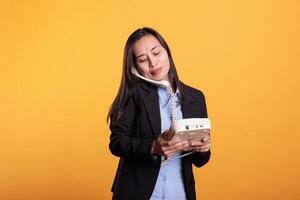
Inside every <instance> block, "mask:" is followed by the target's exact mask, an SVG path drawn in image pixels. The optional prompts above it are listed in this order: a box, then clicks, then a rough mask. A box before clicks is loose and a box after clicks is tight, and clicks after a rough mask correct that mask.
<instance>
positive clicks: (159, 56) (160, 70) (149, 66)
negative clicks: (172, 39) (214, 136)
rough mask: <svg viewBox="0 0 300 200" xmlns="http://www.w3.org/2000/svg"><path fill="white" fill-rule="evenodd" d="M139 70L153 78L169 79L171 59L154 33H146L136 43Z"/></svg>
mask: <svg viewBox="0 0 300 200" xmlns="http://www.w3.org/2000/svg"><path fill="white" fill-rule="evenodd" d="M133 51H134V54H135V57H136V64H137V68H138V71H139V72H140V73H141V74H142V75H143V76H144V77H146V78H150V79H152V80H156V81H160V80H167V81H169V77H168V72H169V69H170V61H169V56H168V53H167V51H166V50H165V49H164V48H163V46H162V45H161V44H160V42H159V41H158V40H157V39H156V38H155V37H154V36H152V35H150V34H149V35H145V36H144V37H142V38H140V39H139V40H137V41H136V42H135V43H134V46H133Z"/></svg>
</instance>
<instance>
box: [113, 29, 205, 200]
mask: <svg viewBox="0 0 300 200" xmlns="http://www.w3.org/2000/svg"><path fill="white" fill-rule="evenodd" d="M162 81H167V82H169V83H170V85H171V87H172V88H171V89H172V90H173V91H172V90H171V91H172V92H171V93H173V94H175V95H174V96H173V100H174V104H175V106H173V114H176V119H181V118H206V117H207V111H206V105H205V99H204V95H203V94H202V92H201V91H199V90H196V89H194V88H192V87H189V86H187V85H185V84H183V83H182V82H180V80H179V78H178V75H177V72H176V68H175V64H174V62H173V59H172V56H171V52H170V49H169V47H168V45H167V43H166V41H165V40H164V39H163V37H162V36H161V35H160V34H159V33H158V32H157V31H155V30H153V29H151V28H142V29H138V30H136V31H134V32H133V33H132V34H131V35H130V36H129V38H128V40H127V43H126V45H125V50H124V58H123V72H122V80H121V85H120V88H119V91H118V94H117V96H116V98H115V100H114V102H113V104H112V106H111V108H110V110H109V113H108V119H110V130H111V136H110V144H109V148H110V151H111V152H112V154H114V155H115V156H118V157H120V160H119V165H118V169H117V173H116V177H115V180H114V183H113V186H112V192H113V199H118V200H135V199H137V200H143V199H145V200H146V199H147V200H148V199H152V200H156V199H171V200H175V199H178V200H179V199H180V200H184V199H188V200H193V199H196V194H195V182H194V175H193V171H192V164H194V165H195V166H196V167H201V166H203V165H205V164H206V163H207V162H208V161H209V158H210V144H211V143H210V138H209V137H206V138H205V139H204V140H203V141H199V142H190V143H189V142H187V141H181V140H178V139H174V138H172V133H173V131H172V129H171V128H170V127H171V125H172V109H171V103H172V102H171V100H170V91H168V88H166V87H164V86H162V85H161V84H160V83H161V82H162ZM174 107H175V108H174ZM174 109H175V110H174ZM161 133H163V134H161ZM185 151H195V152H194V153H192V154H190V155H188V156H185V157H180V158H178V157H179V156H180V155H181V154H182V153H184V152H185ZM164 158H168V159H170V160H171V161H170V162H169V163H168V164H166V165H161V162H162V160H163V159H164Z"/></svg>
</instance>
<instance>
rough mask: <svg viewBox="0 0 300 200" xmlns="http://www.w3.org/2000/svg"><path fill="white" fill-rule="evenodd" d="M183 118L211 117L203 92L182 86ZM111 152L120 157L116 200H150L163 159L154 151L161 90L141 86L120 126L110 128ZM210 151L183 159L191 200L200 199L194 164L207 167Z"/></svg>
mask: <svg viewBox="0 0 300 200" xmlns="http://www.w3.org/2000/svg"><path fill="white" fill-rule="evenodd" d="M181 109H182V114H183V118H205V117H207V111H206V105H205V99H204V95H203V93H202V92H201V91H199V90H196V89H194V88H191V87H189V86H187V85H184V84H182V102H181ZM110 130H111V136H110V144H109V148H110V151H111V153H112V154H114V155H116V156H118V157H120V160H119V165H118V169H117V173H116V176H115V180H114V183H113V186H112V192H113V199H117V200H148V199H150V197H151V194H152V192H153V190H154V186H155V183H156V179H157V177H158V173H159V169H160V164H161V161H160V160H161V159H160V158H159V159H154V157H153V156H152V155H151V147H152V143H153V140H155V139H156V138H157V137H158V136H159V134H160V133H161V119H160V111H159V100H158V92H157V87H156V86H154V85H151V84H149V83H146V82H142V83H140V84H138V86H136V87H135V88H134V89H133V92H132V95H131V96H130V98H129V101H128V103H127V105H126V107H125V109H124V112H123V114H122V116H121V117H120V119H119V120H118V122H117V123H115V124H111V125H110ZM209 158H210V151H209V152H206V153H199V152H196V153H193V154H191V155H189V156H186V157H183V158H182V170H183V171H182V174H183V180H184V185H185V192H186V196H187V199H188V200H194V199H196V193H195V182H194V175H193V171H192V164H194V165H195V166H196V167H201V166H203V165H205V164H206V163H207V162H208V161H209Z"/></svg>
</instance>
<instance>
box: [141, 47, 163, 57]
mask: <svg viewBox="0 0 300 200" xmlns="http://www.w3.org/2000/svg"><path fill="white" fill-rule="evenodd" d="M157 47H159V46H154V47H152V48H151V50H150V51H152V50H154V49H155V48H157ZM144 55H145V54H144V53H143V54H141V55H138V56H137V57H136V58H139V57H142V56H144Z"/></svg>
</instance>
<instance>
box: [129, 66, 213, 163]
mask: <svg viewBox="0 0 300 200" xmlns="http://www.w3.org/2000/svg"><path fill="white" fill-rule="evenodd" d="M132 73H133V74H134V75H136V76H137V77H139V78H141V79H143V80H145V81H147V82H149V83H152V84H154V85H157V86H163V87H166V88H168V91H169V94H170V95H171V100H172V102H174V101H175V100H174V98H172V97H174V93H173V90H172V88H171V86H170V83H169V82H168V81H166V80H161V81H155V80H152V79H149V78H146V77H144V76H142V75H141V74H139V72H138V71H137V70H136V69H135V67H132ZM172 102H171V107H172V128H173V129H174V131H175V134H174V136H173V137H178V138H180V139H181V140H188V141H202V140H203V139H204V138H205V137H206V136H208V135H209V134H210V129H211V123H210V120H209V119H208V118H187V119H179V120H176V116H175V115H176V112H175V108H176V106H175V104H174V103H172ZM174 106H175V107H174ZM191 153H193V151H192V152H188V153H185V154H183V155H181V156H179V157H176V158H173V159H177V158H180V157H183V156H186V155H189V154H191ZM173 159H172V160H173ZM169 161H170V160H163V162H162V165H164V164H167V163H168V162H169Z"/></svg>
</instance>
